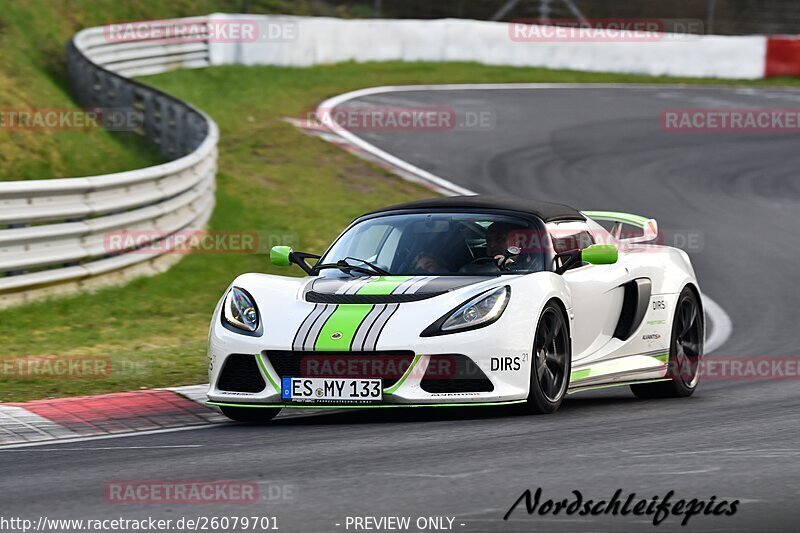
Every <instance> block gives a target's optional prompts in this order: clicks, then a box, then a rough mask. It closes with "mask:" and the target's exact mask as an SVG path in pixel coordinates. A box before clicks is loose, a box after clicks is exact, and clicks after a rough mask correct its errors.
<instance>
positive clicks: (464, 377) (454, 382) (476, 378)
mask: <svg viewBox="0 0 800 533" xmlns="http://www.w3.org/2000/svg"><path fill="white" fill-rule="evenodd" d="M420 387H422V390H424V391H425V392H430V393H436V394H442V393H448V392H491V391H493V390H494V385H492V382H491V381H489V378H487V377H486V374H484V373H483V370H481V369H480V367H478V365H476V364H475V363H474V362H473V361H472V359H470V358H469V357H467V356H466V355H432V356H431V358H430V362H429V363H428V369H427V370H426V371H425V375H424V376H423V377H422V381H421V382H420Z"/></svg>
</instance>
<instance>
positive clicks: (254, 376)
mask: <svg viewBox="0 0 800 533" xmlns="http://www.w3.org/2000/svg"><path fill="white" fill-rule="evenodd" d="M266 386H267V384H266V383H265V382H264V378H262V377H261V371H260V370H259V368H258V362H257V361H256V356H255V355H247V354H242V353H235V354H231V355H229V356H228V358H227V359H226V360H225V363H224V364H223V365H222V372H220V375H219V379H218V380H217V388H218V389H219V390H221V391H225V392H261V391H263V390H264V389H265V388H266Z"/></svg>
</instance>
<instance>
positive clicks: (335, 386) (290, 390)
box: [281, 378, 383, 402]
mask: <svg viewBox="0 0 800 533" xmlns="http://www.w3.org/2000/svg"><path fill="white" fill-rule="evenodd" d="M281 397H282V398H283V399H284V400H295V401H305V402H337V401H338V402H375V401H379V400H381V399H382V398H383V386H382V380H380V379H333V378H330V379H329V378H283V379H282V380H281Z"/></svg>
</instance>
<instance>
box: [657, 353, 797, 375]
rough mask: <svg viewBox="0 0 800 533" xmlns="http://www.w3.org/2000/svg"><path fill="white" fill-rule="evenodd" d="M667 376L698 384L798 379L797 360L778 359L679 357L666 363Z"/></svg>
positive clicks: (762, 357) (764, 356) (767, 357)
mask: <svg viewBox="0 0 800 533" xmlns="http://www.w3.org/2000/svg"><path fill="white" fill-rule="evenodd" d="M667 364H668V366H669V369H670V375H671V376H673V377H685V378H687V379H691V378H692V377H694V376H695V375H697V376H699V377H700V380H701V381H785V380H796V379H800V357H797V356H777V355H760V356H759V355H751V356H721V355H712V356H707V357H702V358H701V359H700V361H699V363H698V362H697V361H692V360H691V358H690V359H684V358H682V357H678V358H670V359H669V361H668V363H667Z"/></svg>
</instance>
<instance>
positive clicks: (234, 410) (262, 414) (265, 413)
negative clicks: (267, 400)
mask: <svg viewBox="0 0 800 533" xmlns="http://www.w3.org/2000/svg"><path fill="white" fill-rule="evenodd" d="M220 410H221V411H222V414H223V415H225V416H227V417H228V418H230V419H231V420H234V421H236V422H245V423H247V424H266V423H267V422H269V421H270V420H272V419H273V418H275V417H276V416H278V413H280V412H281V410H280V408H276V407H220Z"/></svg>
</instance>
